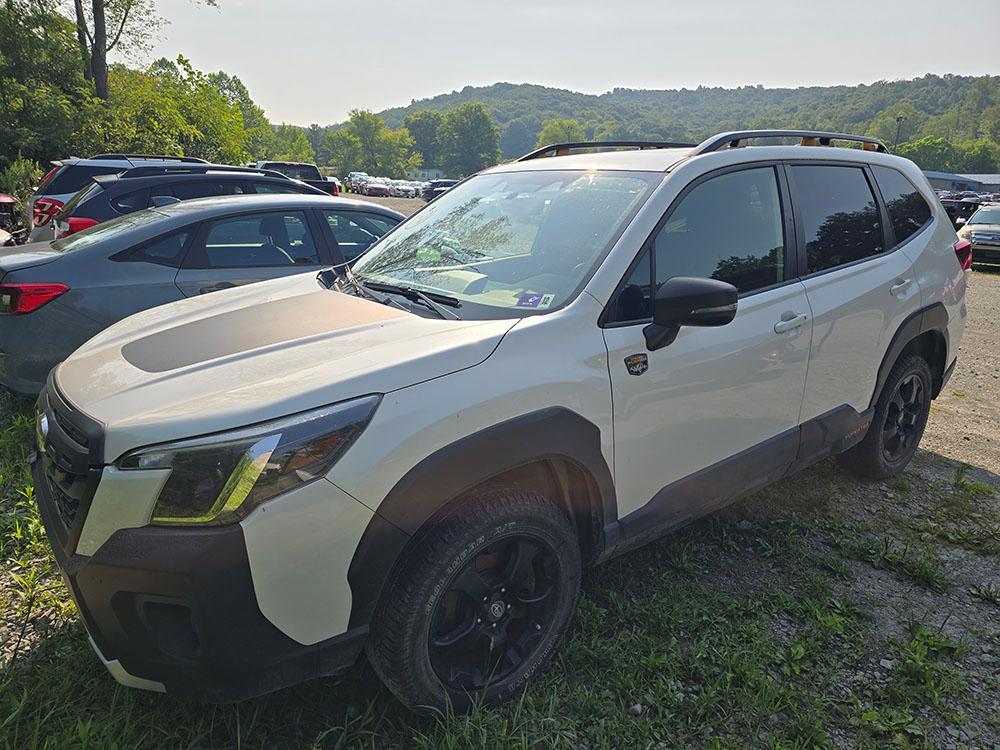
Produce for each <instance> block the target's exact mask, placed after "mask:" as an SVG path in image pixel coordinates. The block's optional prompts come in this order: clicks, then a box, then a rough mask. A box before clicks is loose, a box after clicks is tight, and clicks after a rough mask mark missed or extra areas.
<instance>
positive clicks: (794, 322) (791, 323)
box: [774, 314, 809, 333]
mask: <svg viewBox="0 0 1000 750" xmlns="http://www.w3.org/2000/svg"><path fill="white" fill-rule="evenodd" d="M808 319H809V317H808V316H807V315H802V314H799V315H795V316H793V317H791V318H788V319H787V320H785V319H782V320H779V321H778V322H777V323H775V324H774V332H775V333H788V332H789V331H792V330H795V329H796V328H801V327H802V326H803V325H804V324H805V322H806V321H807V320H808Z"/></svg>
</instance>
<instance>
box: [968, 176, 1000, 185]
mask: <svg viewBox="0 0 1000 750" xmlns="http://www.w3.org/2000/svg"><path fill="white" fill-rule="evenodd" d="M959 177H964V178H965V179H967V180H971V181H972V182H985V183H988V184H990V185H997V184H1000V174H963V175H959Z"/></svg>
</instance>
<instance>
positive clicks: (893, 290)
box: [889, 279, 913, 296]
mask: <svg viewBox="0 0 1000 750" xmlns="http://www.w3.org/2000/svg"><path fill="white" fill-rule="evenodd" d="M912 283H913V279H899V280H898V281H897V282H896V283H895V284H893V285H892V286H891V287H889V294H892V295H894V296H895V295H897V294H899V293H900V292H905V291H906V290H907V289H909V288H910V284H912Z"/></svg>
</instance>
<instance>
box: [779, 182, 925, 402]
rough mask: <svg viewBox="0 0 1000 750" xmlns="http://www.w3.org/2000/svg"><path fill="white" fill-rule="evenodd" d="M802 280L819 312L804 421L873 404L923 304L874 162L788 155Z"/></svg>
mask: <svg viewBox="0 0 1000 750" xmlns="http://www.w3.org/2000/svg"><path fill="white" fill-rule="evenodd" d="M786 170H787V173H788V176H789V182H790V184H791V186H792V202H793V205H794V210H795V219H796V232H797V233H798V236H799V247H800V250H799V252H800V257H799V264H800V267H802V268H804V275H803V279H802V283H803V285H804V286H805V290H806V296H807V297H808V300H809V306H810V308H811V310H812V316H813V339H812V340H813V344H812V350H811V353H810V359H809V375H808V378H807V381H806V392H805V399H804V401H803V407H802V421H803V422H805V421H807V420H809V419H812V418H814V417H818V416H820V415H823V414H827V413H829V412H832V411H833V410H835V409H838V408H841V407H843V406H844V405H845V404H846V405H848V406H850V407H852V408H853V409H854V410H855V411H858V412H861V411H864V410H865V409H867V408H868V406H869V403H870V401H871V398H872V394H873V392H874V389H875V382H876V377H877V374H878V369H879V366H880V365H881V364H882V357H883V356H884V355H885V352H886V350H887V349H888V346H889V342H890V340H891V339H892V337H893V335H894V334H895V333H896V331H897V329H898V328H899V327H900V324H901V323H902V322H903V320H904V319H905V318H906V317H907V316H909V315H910V314H911V313H914V312H916V311H917V310H918V309H919V307H920V288H919V286H918V284H917V279H916V276H915V275H914V273H913V269H912V265H911V261H910V258H909V257H908V256H907V254H906V253H904V252H901V251H900V250H899V249H895V250H893V249H891V248H892V246H893V244H894V242H893V240H892V233H891V231H890V230H889V229H888V224H889V222H888V219H887V216H886V214H885V210H884V208H883V207H882V205H881V203H880V202H879V201H878V200H877V199H876V195H877V193H876V190H875V180H874V177H873V175H872V172H871V170H870V169H869V168H867V167H865V166H862V165H858V164H847V163H817V162H809V163H802V162H799V163H790V164H788V165H787V167H786Z"/></svg>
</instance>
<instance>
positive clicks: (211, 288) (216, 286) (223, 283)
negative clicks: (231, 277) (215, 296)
mask: <svg viewBox="0 0 1000 750" xmlns="http://www.w3.org/2000/svg"><path fill="white" fill-rule="evenodd" d="M234 286H236V284H233V283H231V282H228V281H220V282H219V283H218V284H212V286H203V287H202V288H201V289H199V290H198V294H208V293H209V292H220V291H222V290H223V289H232V288H233V287H234Z"/></svg>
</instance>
